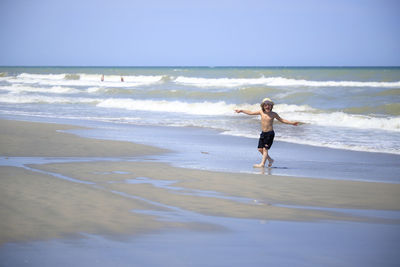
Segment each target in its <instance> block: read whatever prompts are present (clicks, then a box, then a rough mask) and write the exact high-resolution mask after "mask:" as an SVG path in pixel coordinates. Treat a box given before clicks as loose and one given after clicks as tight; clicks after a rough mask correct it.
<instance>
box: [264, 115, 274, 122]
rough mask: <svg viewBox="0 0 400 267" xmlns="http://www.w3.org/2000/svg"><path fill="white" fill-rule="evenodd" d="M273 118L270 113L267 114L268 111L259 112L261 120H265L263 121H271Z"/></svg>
mask: <svg viewBox="0 0 400 267" xmlns="http://www.w3.org/2000/svg"><path fill="white" fill-rule="evenodd" d="M273 120H274V117H273V116H272V114H268V113H261V121H263V122H265V123H268V122H270V123H272V121H273Z"/></svg>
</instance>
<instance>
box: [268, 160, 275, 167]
mask: <svg viewBox="0 0 400 267" xmlns="http://www.w3.org/2000/svg"><path fill="white" fill-rule="evenodd" d="M268 162H269V163H268V167H272V164H273V163H274V160H273V159H271V160H268Z"/></svg>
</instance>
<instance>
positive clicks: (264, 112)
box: [235, 98, 299, 168]
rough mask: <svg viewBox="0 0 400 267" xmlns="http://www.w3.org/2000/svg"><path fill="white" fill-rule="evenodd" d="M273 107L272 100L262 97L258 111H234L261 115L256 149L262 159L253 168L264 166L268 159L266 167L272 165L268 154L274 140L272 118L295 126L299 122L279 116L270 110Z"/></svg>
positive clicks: (272, 161)
mask: <svg viewBox="0 0 400 267" xmlns="http://www.w3.org/2000/svg"><path fill="white" fill-rule="evenodd" d="M273 107H274V102H272V100H271V99H269V98H264V99H263V101H262V103H261V110H258V111H250V110H242V109H235V111H236V113H244V114H247V115H260V116H261V130H262V132H261V134H260V139H259V141H258V151H259V152H260V153H261V154H262V160H261V163H260V164H255V165H254V168H264V166H265V162H266V161H267V160H268V163H269V164H268V167H271V166H272V163H274V160H273V159H272V158H271V157H270V156H269V155H268V150H269V149H270V148H271V146H272V143H273V141H274V137H275V132H274V128H273V123H274V119H277V120H278V121H280V122H282V123H286V124H291V125H294V126H297V125H298V124H299V122H297V121H294V122H293V121H288V120H285V119H282V118H281V117H279V115H278V114H277V113H275V112H272V108H273Z"/></svg>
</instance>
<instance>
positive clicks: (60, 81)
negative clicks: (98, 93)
mask: <svg viewBox="0 0 400 267" xmlns="http://www.w3.org/2000/svg"><path fill="white" fill-rule="evenodd" d="M66 75H70V74H30V73H22V74H19V75H18V76H16V77H15V78H9V79H7V81H8V82H9V83H19V84H37V85H43V86H86V87H96V86H102V87H136V86H147V85H152V84H157V83H160V82H161V81H162V78H163V76H161V75H149V76H144V75H138V76H124V82H121V76H119V75H105V76H104V81H103V82H102V81H101V74H83V73H82V74H81V73H79V74H75V75H76V77H77V79H65V77H66Z"/></svg>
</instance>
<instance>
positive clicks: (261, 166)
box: [253, 164, 265, 168]
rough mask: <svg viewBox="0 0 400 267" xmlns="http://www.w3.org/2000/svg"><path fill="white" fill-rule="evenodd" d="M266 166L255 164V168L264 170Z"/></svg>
mask: <svg viewBox="0 0 400 267" xmlns="http://www.w3.org/2000/svg"><path fill="white" fill-rule="evenodd" d="M264 167H265V166H264V165H262V164H254V165H253V168H264Z"/></svg>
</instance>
